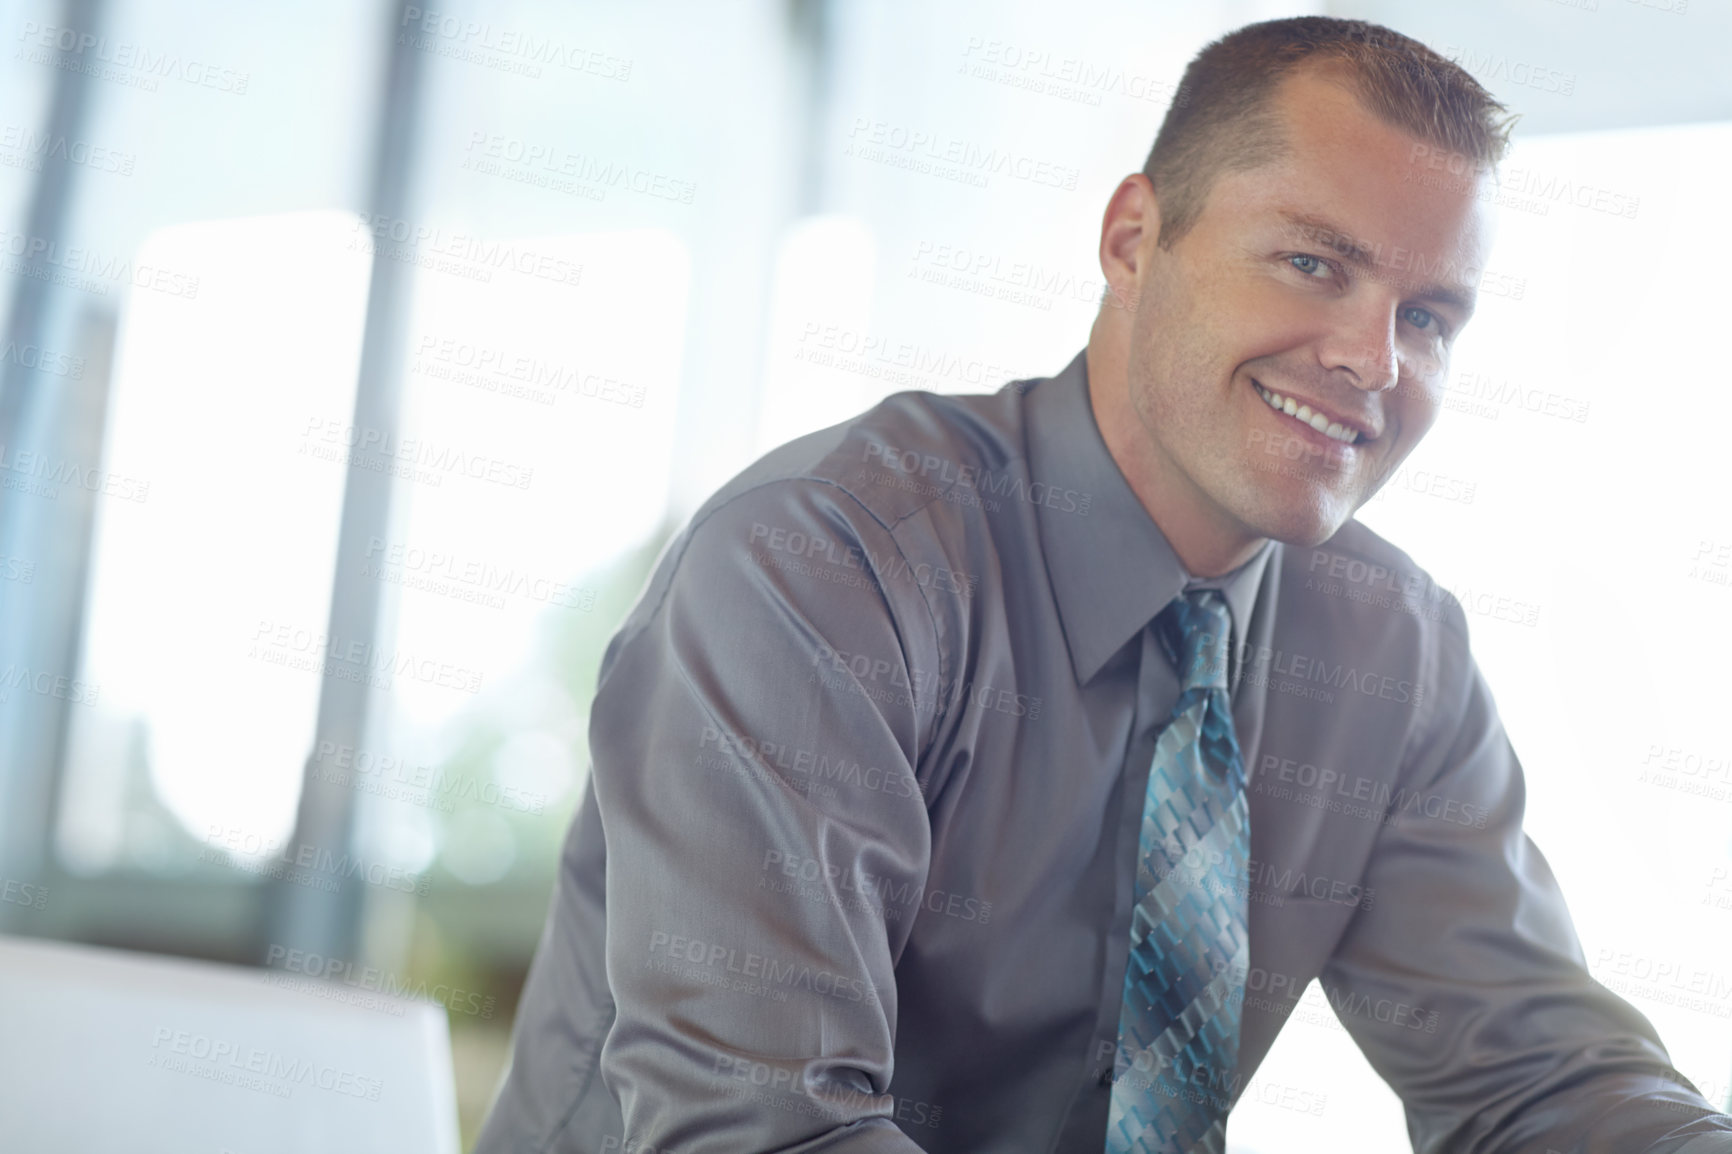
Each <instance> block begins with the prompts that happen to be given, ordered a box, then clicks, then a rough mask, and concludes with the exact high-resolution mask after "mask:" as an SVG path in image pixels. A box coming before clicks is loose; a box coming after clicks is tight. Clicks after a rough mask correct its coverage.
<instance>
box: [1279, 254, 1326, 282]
mask: <svg viewBox="0 0 1732 1154" xmlns="http://www.w3.org/2000/svg"><path fill="white" fill-rule="evenodd" d="M1287 263H1288V264H1290V265H1292V266H1293V267H1294V268H1296V269H1298V270H1299V271H1300V272H1302V273H1304V274H1305V275H1306V276H1311V275H1313V274H1314V273H1315V272H1316V271H1317V270H1319V269H1321V270H1322V271H1324V272H1328V271H1329V266H1328V265H1326V264H1324V263H1323V262H1322V261H1321V260H1319V259H1318V258H1317V257H1314V256H1310V255H1308V254H1306V253H1300V254H1299V255H1298V256H1290V257H1288V258H1287Z"/></svg>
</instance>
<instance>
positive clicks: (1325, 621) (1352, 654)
mask: <svg viewBox="0 0 1732 1154" xmlns="http://www.w3.org/2000/svg"><path fill="white" fill-rule="evenodd" d="M1280 589H1281V594H1280V600H1281V611H1280V619H1281V626H1280V629H1279V633H1280V635H1281V637H1282V638H1283V639H1284V641H1285V642H1286V643H1287V644H1288V645H1291V646H1292V647H1293V648H1294V649H1295V650H1297V651H1298V652H1300V653H1302V654H1313V653H1314V654H1317V655H1320V656H1323V657H1325V658H1327V659H1328V660H1331V661H1339V662H1342V663H1343V664H1351V665H1352V666H1354V667H1355V668H1357V669H1359V670H1361V671H1364V670H1371V671H1374V672H1376V673H1377V674H1378V675H1379V676H1380V677H1384V676H1389V677H1395V678H1397V679H1404V680H1406V681H1409V682H1411V686H1412V688H1411V690H1410V692H1411V696H1412V697H1413V699H1414V704H1416V705H1421V706H1422V713H1423V714H1425V715H1429V717H1430V719H1431V723H1432V725H1433V726H1444V727H1447V725H1448V722H1449V718H1450V717H1451V716H1454V715H1455V714H1456V713H1458V712H1459V710H1460V708H1461V707H1462V705H1463V702H1464V700H1465V696H1466V693H1467V690H1468V684H1467V682H1468V679H1469V677H1470V671H1471V667H1472V657H1471V651H1470V647H1469V639H1468V628H1467V620H1466V615H1465V614H1464V613H1463V611H1462V607H1461V603H1460V602H1459V601H1458V600H1457V599H1456V597H1455V596H1454V594H1452V593H1451V592H1450V591H1449V590H1448V589H1446V588H1444V587H1443V586H1442V585H1441V584H1439V583H1438V581H1437V580H1436V579H1435V578H1434V577H1433V576H1432V575H1431V573H1430V572H1429V571H1428V570H1426V569H1425V567H1424V566H1422V565H1421V564H1420V563H1419V562H1417V561H1415V560H1414V559H1413V558H1412V557H1411V556H1409V555H1408V553H1407V552H1406V551H1404V550H1402V549H1400V548H1398V547H1397V546H1395V545H1394V544H1392V543H1391V542H1389V541H1388V540H1386V539H1385V538H1384V537H1382V536H1380V535H1379V534H1377V533H1375V532H1373V531H1372V530H1371V529H1369V528H1368V527H1366V526H1365V525H1364V524H1362V523H1361V522H1359V521H1358V520H1351V521H1349V522H1348V523H1347V524H1346V525H1344V526H1342V528H1341V529H1340V530H1339V531H1338V532H1337V533H1336V534H1335V536H1333V537H1331V538H1330V539H1329V540H1328V541H1325V542H1324V543H1323V544H1321V545H1317V546H1314V547H1311V548H1305V547H1300V546H1293V545H1288V546H1284V547H1283V549H1282V553H1281V582H1280Z"/></svg>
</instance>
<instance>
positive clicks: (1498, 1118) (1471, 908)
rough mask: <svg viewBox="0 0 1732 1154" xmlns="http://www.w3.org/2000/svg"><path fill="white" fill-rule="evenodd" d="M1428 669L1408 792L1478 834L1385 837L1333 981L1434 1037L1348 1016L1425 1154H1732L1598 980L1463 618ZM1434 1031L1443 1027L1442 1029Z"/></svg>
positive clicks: (1452, 618)
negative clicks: (1527, 826) (1459, 815)
mask: <svg viewBox="0 0 1732 1154" xmlns="http://www.w3.org/2000/svg"><path fill="white" fill-rule="evenodd" d="M1447 604H1448V606H1449V615H1448V617H1447V618H1446V620H1445V621H1444V622H1443V627H1442V629H1441V630H1440V632H1439V634H1438V635H1437V639H1438V640H1437V649H1436V651H1435V653H1434V654H1433V660H1434V661H1435V662H1436V666H1435V668H1436V670H1437V674H1438V681H1437V682H1436V684H1438V685H1439V686H1441V687H1443V689H1444V692H1443V693H1441V694H1439V695H1438V697H1436V698H1434V702H1435V703H1436V704H1437V706H1438V713H1437V714H1436V715H1434V717H1433V719H1432V723H1431V724H1430V725H1429V726H1428V727H1427V729H1428V730H1429V733H1430V738H1429V740H1424V741H1421V742H1419V743H1418V744H1417V746H1416V747H1415V748H1413V749H1411V750H1410V751H1409V756H1408V759H1407V764H1406V765H1405V766H1404V770H1403V777H1404V780H1403V783H1402V784H1403V785H1404V786H1405V788H1406V789H1407V790H1408V791H1410V792H1411V793H1415V794H1423V795H1427V796H1430V795H1436V796H1439V797H1441V798H1444V799H1448V800H1450V801H1456V802H1460V803H1462V805H1463V806H1474V807H1478V808H1479V809H1480V810H1483V811H1484V813H1485V815H1486V817H1485V821H1484V823H1483V825H1481V826H1477V827H1476V826H1469V825H1462V824H1456V823H1453V822H1443V821H1436V820H1428V819H1426V818H1424V817H1423V816H1420V815H1412V816H1403V817H1402V818H1401V819H1399V820H1397V821H1395V822H1394V823H1392V824H1390V825H1387V826H1385V827H1384V829H1383V831H1382V832H1381V833H1380V834H1379V837H1378V841H1377V843H1376V845H1375V847H1374V849H1373V854H1372V859H1371V862H1370V865H1369V867H1368V869H1367V877H1366V885H1367V887H1368V888H1369V887H1374V888H1375V891H1376V893H1377V905H1376V907H1375V909H1374V910H1363V911H1361V912H1360V913H1358V914H1357V915H1356V916H1355V919H1354V921H1353V922H1352V923H1351V924H1350V925H1349V926H1348V928H1347V931H1346V933H1345V934H1344V936H1343V938H1342V941H1341V943H1340V944H1339V946H1338V947H1337V950H1336V952H1335V954H1334V956H1333V957H1332V958H1331V960H1330V962H1329V963H1328V964H1327V965H1326V966H1325V967H1324V970H1323V973H1322V981H1323V985H1324V987H1325V989H1326V990H1327V991H1328V993H1329V997H1330V1000H1331V1002H1332V1003H1333V1004H1334V1005H1335V1006H1336V1007H1337V1009H1338V1013H1339V1011H1340V1008H1341V1007H1342V1006H1344V1005H1345V1006H1355V1005H1358V1006H1377V1005H1388V1004H1393V1005H1402V1004H1405V1005H1406V1006H1408V1007H1415V1008H1416V1012H1415V1013H1414V1014H1413V1015H1410V1016H1409V1017H1410V1018H1411V1020H1412V1021H1414V1022H1415V1023H1419V1022H1424V1023H1425V1026H1424V1028H1423V1029H1399V1028H1391V1026H1389V1025H1388V1024H1386V1023H1384V1022H1380V1021H1379V1020H1378V1016H1377V1015H1375V1014H1370V1013H1339V1016H1340V1018H1341V1022H1342V1024H1343V1026H1345V1027H1346V1029H1347V1030H1348V1031H1349V1033H1351V1034H1352V1035H1353V1037H1354V1040H1355V1041H1356V1042H1357V1043H1358V1045H1359V1047H1360V1049H1361V1050H1363V1051H1364V1053H1365V1055H1366V1057H1367V1058H1368V1059H1369V1060H1370V1062H1371V1064H1372V1066H1374V1067H1375V1068H1376V1070H1377V1072H1378V1073H1379V1074H1380V1075H1382V1077H1383V1078H1384V1079H1385V1080H1386V1081H1388V1082H1389V1083H1390V1085H1391V1086H1392V1087H1393V1088H1394V1089H1395V1090H1396V1092H1397V1093H1399V1094H1400V1096H1401V1098H1402V1100H1403V1102H1404V1104H1405V1106H1406V1110H1407V1119H1408V1129H1409V1132H1410V1134H1411V1136H1412V1139H1413V1146H1414V1150H1415V1151H1416V1152H1418V1154H1443V1152H1445V1151H1448V1152H1450V1154H1469V1152H1471V1154H1506V1152H1507V1154H1518V1152H1521V1154H1538V1152H1541V1151H1555V1152H1557V1154H1565V1152H1567V1154H1637V1152H1643V1151H1645V1152H1647V1154H1682V1152H1684V1151H1687V1152H1688V1154H1732V1118H1728V1117H1727V1116H1725V1115H1722V1114H1718V1113H1716V1112H1715V1110H1714V1108H1713V1107H1712V1106H1710V1105H1709V1104H1708V1103H1707V1102H1706V1101H1705V1100H1703V1098H1702V1097H1701V1096H1700V1095H1699V1094H1698V1093H1697V1092H1696V1091H1695V1088H1694V1087H1692V1086H1691V1085H1690V1084H1689V1083H1688V1082H1687V1081H1685V1080H1684V1079H1683V1077H1682V1076H1681V1075H1679V1074H1678V1073H1677V1071H1675V1070H1673V1069H1672V1067H1671V1065H1670V1062H1669V1060H1668V1058H1667V1055H1666V1051H1665V1049H1664V1047H1663V1046H1662V1045H1661V1043H1660V1040H1659V1037H1658V1035H1657V1034H1656V1033H1655V1031H1654V1028H1653V1027H1652V1025H1650V1024H1649V1022H1648V1020H1647V1019H1646V1018H1645V1017H1644V1016H1643V1015H1642V1014H1641V1013H1640V1012H1638V1011H1637V1010H1636V1009H1635V1008H1634V1007H1633V1006H1631V1005H1629V1004H1628V1003H1627V1002H1625V1001H1623V1000H1622V999H1620V998H1618V997H1617V996H1616V995H1614V994H1613V993H1611V992H1610V991H1609V990H1607V989H1606V988H1605V987H1604V986H1602V985H1600V984H1599V983H1598V982H1596V981H1595V980H1594V979H1593V978H1592V977H1591V976H1590V975H1589V973H1588V970H1587V964H1586V959H1585V957H1584V956H1583V953H1582V949H1581V945H1580V943H1579V942H1578V940H1577V938H1576V934H1575V929H1574V927H1573V925H1572V924H1571V921H1570V916H1569V912H1568V910H1567V909H1566V907H1565V905H1564V899H1563V896H1562V894H1561V893H1560V891H1559V888H1558V885H1557V882H1556V880H1555V879H1554V878H1553V876H1552V873H1551V870H1550V868H1549V867H1548V866H1547V864H1546V861H1545V859H1544V858H1543V857H1542V856H1541V855H1540V852H1539V850H1538V849H1537V848H1536V847H1535V846H1534V844H1533V843H1532V842H1531V841H1530V840H1529V839H1528V838H1527V837H1526V835H1524V834H1523V832H1522V824H1521V823H1522V811H1523V804H1524V785H1523V780H1522V769H1521V764H1520V762H1519V761H1518V760H1517V758H1516V754H1515V751H1514V750H1513V749H1512V748H1511V745H1510V742H1509V739H1508V737H1507V736H1506V734H1505V732H1504V728H1503V725H1502V722H1501V721H1500V720H1499V719H1498V715H1497V711H1496V708H1495V706H1494V705H1493V702H1492V698H1491V694H1490V691H1489V689H1488V688H1487V686H1486V683H1485V680H1484V678H1483V677H1482V676H1481V674H1480V672H1479V669H1478V667H1477V665H1476V663H1475V662H1474V661H1473V659H1472V657H1471V655H1470V653H1469V651H1468V646H1467V627H1466V622H1465V620H1464V618H1463V615H1462V611H1461V607H1460V605H1459V604H1458V603H1457V602H1456V601H1455V599H1454V598H1449V599H1448V601H1447ZM1433 1024H1435V1029H1433Z"/></svg>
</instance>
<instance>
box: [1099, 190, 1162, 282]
mask: <svg viewBox="0 0 1732 1154" xmlns="http://www.w3.org/2000/svg"><path fill="white" fill-rule="evenodd" d="M1160 235H1161V209H1160V204H1159V203H1158V202H1157V201H1156V200H1155V188H1154V185H1152V184H1151V183H1149V178H1148V177H1146V176H1144V175H1143V174H1142V173H1140V172H1134V173H1132V174H1131V175H1129V176H1127V177H1125V178H1124V179H1123V180H1121V181H1120V182H1119V186H1118V188H1116V189H1114V190H1113V195H1112V199H1110V200H1108V201H1107V208H1106V212H1105V214H1104V215H1103V216H1102V218H1101V245H1100V261H1101V273H1102V275H1103V276H1104V277H1105V279H1106V284H1107V294H1108V299H1107V300H1106V301H1105V302H1103V303H1105V304H1111V305H1115V306H1117V307H1119V308H1124V309H1127V310H1130V311H1135V309H1136V302H1137V298H1138V297H1140V296H1141V295H1142V285H1143V278H1144V276H1145V274H1146V273H1147V271H1148V267H1147V266H1148V260H1149V257H1150V254H1151V252H1152V251H1153V249H1154V244H1155V238H1156V237H1158V236H1160Z"/></svg>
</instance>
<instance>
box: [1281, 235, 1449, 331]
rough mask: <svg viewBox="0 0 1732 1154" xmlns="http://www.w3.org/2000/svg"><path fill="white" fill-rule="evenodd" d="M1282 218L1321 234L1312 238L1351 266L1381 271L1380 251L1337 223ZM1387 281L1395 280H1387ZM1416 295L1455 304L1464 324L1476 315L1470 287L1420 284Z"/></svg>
mask: <svg viewBox="0 0 1732 1154" xmlns="http://www.w3.org/2000/svg"><path fill="white" fill-rule="evenodd" d="M1281 218H1282V219H1283V220H1285V221H1287V223H1289V224H1291V225H1294V226H1295V227H1297V228H1300V229H1302V230H1304V231H1306V232H1309V233H1313V234H1319V233H1320V234H1322V236H1320V237H1318V236H1313V238H1312V239H1315V240H1319V241H1320V242H1321V243H1323V244H1324V245H1326V246H1327V247H1328V248H1329V250H1330V251H1331V252H1333V253H1334V254H1335V255H1336V256H1338V257H1340V258H1341V259H1342V260H1344V261H1346V262H1347V263H1348V264H1350V265H1353V266H1354V267H1356V268H1361V269H1365V270H1367V271H1372V272H1377V271H1381V270H1380V267H1379V266H1380V265H1381V264H1382V263H1383V262H1381V261H1380V260H1378V255H1377V250H1376V249H1375V248H1373V247H1371V246H1369V245H1366V244H1365V243H1363V242H1362V241H1358V240H1355V239H1354V238H1353V235H1352V234H1351V233H1349V232H1348V231H1347V230H1346V229H1344V228H1342V227H1341V226H1340V225H1338V224H1336V223H1335V222H1334V221H1331V220H1328V219H1327V218H1325V217H1321V216H1315V215H1313V214H1311V213H1308V212H1289V211H1286V210H1283V211H1282V213H1281ZM1415 255H1417V254H1415ZM1439 263H1442V262H1441V261H1440V262H1439ZM1451 263H1453V262H1451ZM1384 279H1392V278H1389V277H1385V278H1384ZM1413 295H1414V296H1416V297H1418V298H1419V299H1421V300H1433V301H1442V302H1443V303H1445V304H1451V305H1454V306H1455V307H1456V308H1458V309H1460V310H1461V311H1462V313H1463V314H1464V318H1463V319H1464V323H1465V320H1466V318H1468V317H1472V316H1473V309H1474V304H1475V302H1476V301H1477V299H1478V294H1477V293H1476V292H1475V291H1474V290H1473V289H1471V288H1465V287H1464V288H1456V287H1453V286H1451V285H1444V284H1437V283H1435V282H1433V283H1431V284H1422V285H1419V286H1418V287H1417V288H1416V289H1415V290H1414V293H1413Z"/></svg>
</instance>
